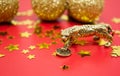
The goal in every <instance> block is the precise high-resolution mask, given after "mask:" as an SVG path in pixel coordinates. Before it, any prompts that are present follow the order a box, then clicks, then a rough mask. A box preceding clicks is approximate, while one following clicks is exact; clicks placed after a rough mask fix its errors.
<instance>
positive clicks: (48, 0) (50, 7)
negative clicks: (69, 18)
mask: <svg viewBox="0 0 120 76" xmlns="http://www.w3.org/2000/svg"><path fill="white" fill-rule="evenodd" d="M65 4H66V0H32V7H33V10H34V12H35V13H36V14H37V16H38V17H39V18H40V19H42V20H47V21H52V20H56V19H58V18H59V17H60V16H61V15H62V14H63V13H64V10H65Z"/></svg>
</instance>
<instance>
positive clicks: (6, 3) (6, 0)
mask: <svg viewBox="0 0 120 76" xmlns="http://www.w3.org/2000/svg"><path fill="white" fill-rule="evenodd" d="M17 11H18V0H0V22H9V21H11V20H12V19H13V18H14V16H15V15H16V14H17Z"/></svg>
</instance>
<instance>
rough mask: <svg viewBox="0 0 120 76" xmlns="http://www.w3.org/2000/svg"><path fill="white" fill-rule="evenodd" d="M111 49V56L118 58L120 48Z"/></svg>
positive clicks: (113, 47)
mask: <svg viewBox="0 0 120 76" xmlns="http://www.w3.org/2000/svg"><path fill="white" fill-rule="evenodd" d="M111 47H112V53H111V56H113V57H120V46H111Z"/></svg>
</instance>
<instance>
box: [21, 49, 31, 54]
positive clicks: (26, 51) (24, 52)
mask: <svg viewBox="0 0 120 76" xmlns="http://www.w3.org/2000/svg"><path fill="white" fill-rule="evenodd" d="M29 52H30V51H29V50H27V49H24V50H22V53H23V54H27V53H29Z"/></svg>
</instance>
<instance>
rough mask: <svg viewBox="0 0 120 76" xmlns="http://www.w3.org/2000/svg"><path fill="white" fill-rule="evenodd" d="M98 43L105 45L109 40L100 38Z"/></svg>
mask: <svg viewBox="0 0 120 76" xmlns="http://www.w3.org/2000/svg"><path fill="white" fill-rule="evenodd" d="M97 43H98V44H99V45H100V46H103V45H105V44H106V43H107V41H105V40H103V39H100V40H98V41H97Z"/></svg>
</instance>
